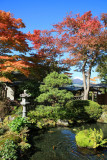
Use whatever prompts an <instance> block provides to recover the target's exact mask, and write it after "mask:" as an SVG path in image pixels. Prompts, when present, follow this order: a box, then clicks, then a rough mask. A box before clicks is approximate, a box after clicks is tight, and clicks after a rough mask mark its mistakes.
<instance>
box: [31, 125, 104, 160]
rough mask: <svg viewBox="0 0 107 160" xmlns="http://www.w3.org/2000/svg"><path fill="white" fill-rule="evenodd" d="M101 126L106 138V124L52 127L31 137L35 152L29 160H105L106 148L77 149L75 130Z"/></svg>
mask: <svg viewBox="0 0 107 160" xmlns="http://www.w3.org/2000/svg"><path fill="white" fill-rule="evenodd" d="M90 127H91V128H96V129H99V128H101V129H102V130H103V133H104V137H105V138H107V124H100V123H96V124H87V125H84V126H81V127H75V128H74V127H73V128H64V127H57V128H52V129H50V130H48V131H46V132H44V133H39V134H38V135H37V134H36V135H35V136H34V137H33V142H34V148H35V153H34V154H33V155H32V157H31V158H30V160H106V159H107V148H105V149H100V150H87V149H79V148H78V147H77V146H76V142H75V131H76V130H77V129H81V128H90Z"/></svg>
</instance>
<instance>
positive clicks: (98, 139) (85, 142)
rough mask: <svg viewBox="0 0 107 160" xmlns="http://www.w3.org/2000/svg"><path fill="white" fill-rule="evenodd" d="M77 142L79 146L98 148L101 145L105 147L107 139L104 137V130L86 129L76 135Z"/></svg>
mask: <svg viewBox="0 0 107 160" xmlns="http://www.w3.org/2000/svg"><path fill="white" fill-rule="evenodd" d="M75 138H76V144H77V146H79V147H86V148H97V147H99V146H101V147H103V146H104V145H105V144H107V139H103V132H102V130H101V129H100V130H96V129H94V130H92V129H91V128H90V129H86V130H82V131H79V132H78V133H77V135H76V137H75Z"/></svg>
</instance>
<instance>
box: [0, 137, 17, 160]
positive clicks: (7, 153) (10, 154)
mask: <svg viewBox="0 0 107 160" xmlns="http://www.w3.org/2000/svg"><path fill="white" fill-rule="evenodd" d="M0 156H1V158H2V160H16V159H17V158H18V157H17V145H16V144H15V143H14V142H13V141H12V140H8V139H7V140H6V141H5V143H4V145H3V146H2V149H1V151H0Z"/></svg>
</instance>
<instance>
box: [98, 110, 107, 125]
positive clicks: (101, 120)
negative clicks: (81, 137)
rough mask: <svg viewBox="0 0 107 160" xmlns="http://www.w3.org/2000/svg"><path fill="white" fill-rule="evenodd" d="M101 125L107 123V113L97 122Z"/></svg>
mask: <svg viewBox="0 0 107 160" xmlns="http://www.w3.org/2000/svg"><path fill="white" fill-rule="evenodd" d="M97 122H100V123H107V111H106V112H103V113H102V115H101V117H100V118H99V119H98V120H97Z"/></svg>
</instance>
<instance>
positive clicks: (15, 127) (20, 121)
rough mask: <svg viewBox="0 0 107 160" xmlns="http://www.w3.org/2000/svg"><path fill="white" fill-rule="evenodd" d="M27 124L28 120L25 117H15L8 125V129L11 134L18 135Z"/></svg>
mask: <svg viewBox="0 0 107 160" xmlns="http://www.w3.org/2000/svg"><path fill="white" fill-rule="evenodd" d="M27 124H28V119H27V118H25V117H16V118H15V119H14V120H13V121H11V122H10V123H9V128H10V129H11V131H13V132H17V133H19V132H20V131H21V130H22V129H23V128H24V127H25V126H26V125H27Z"/></svg>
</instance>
